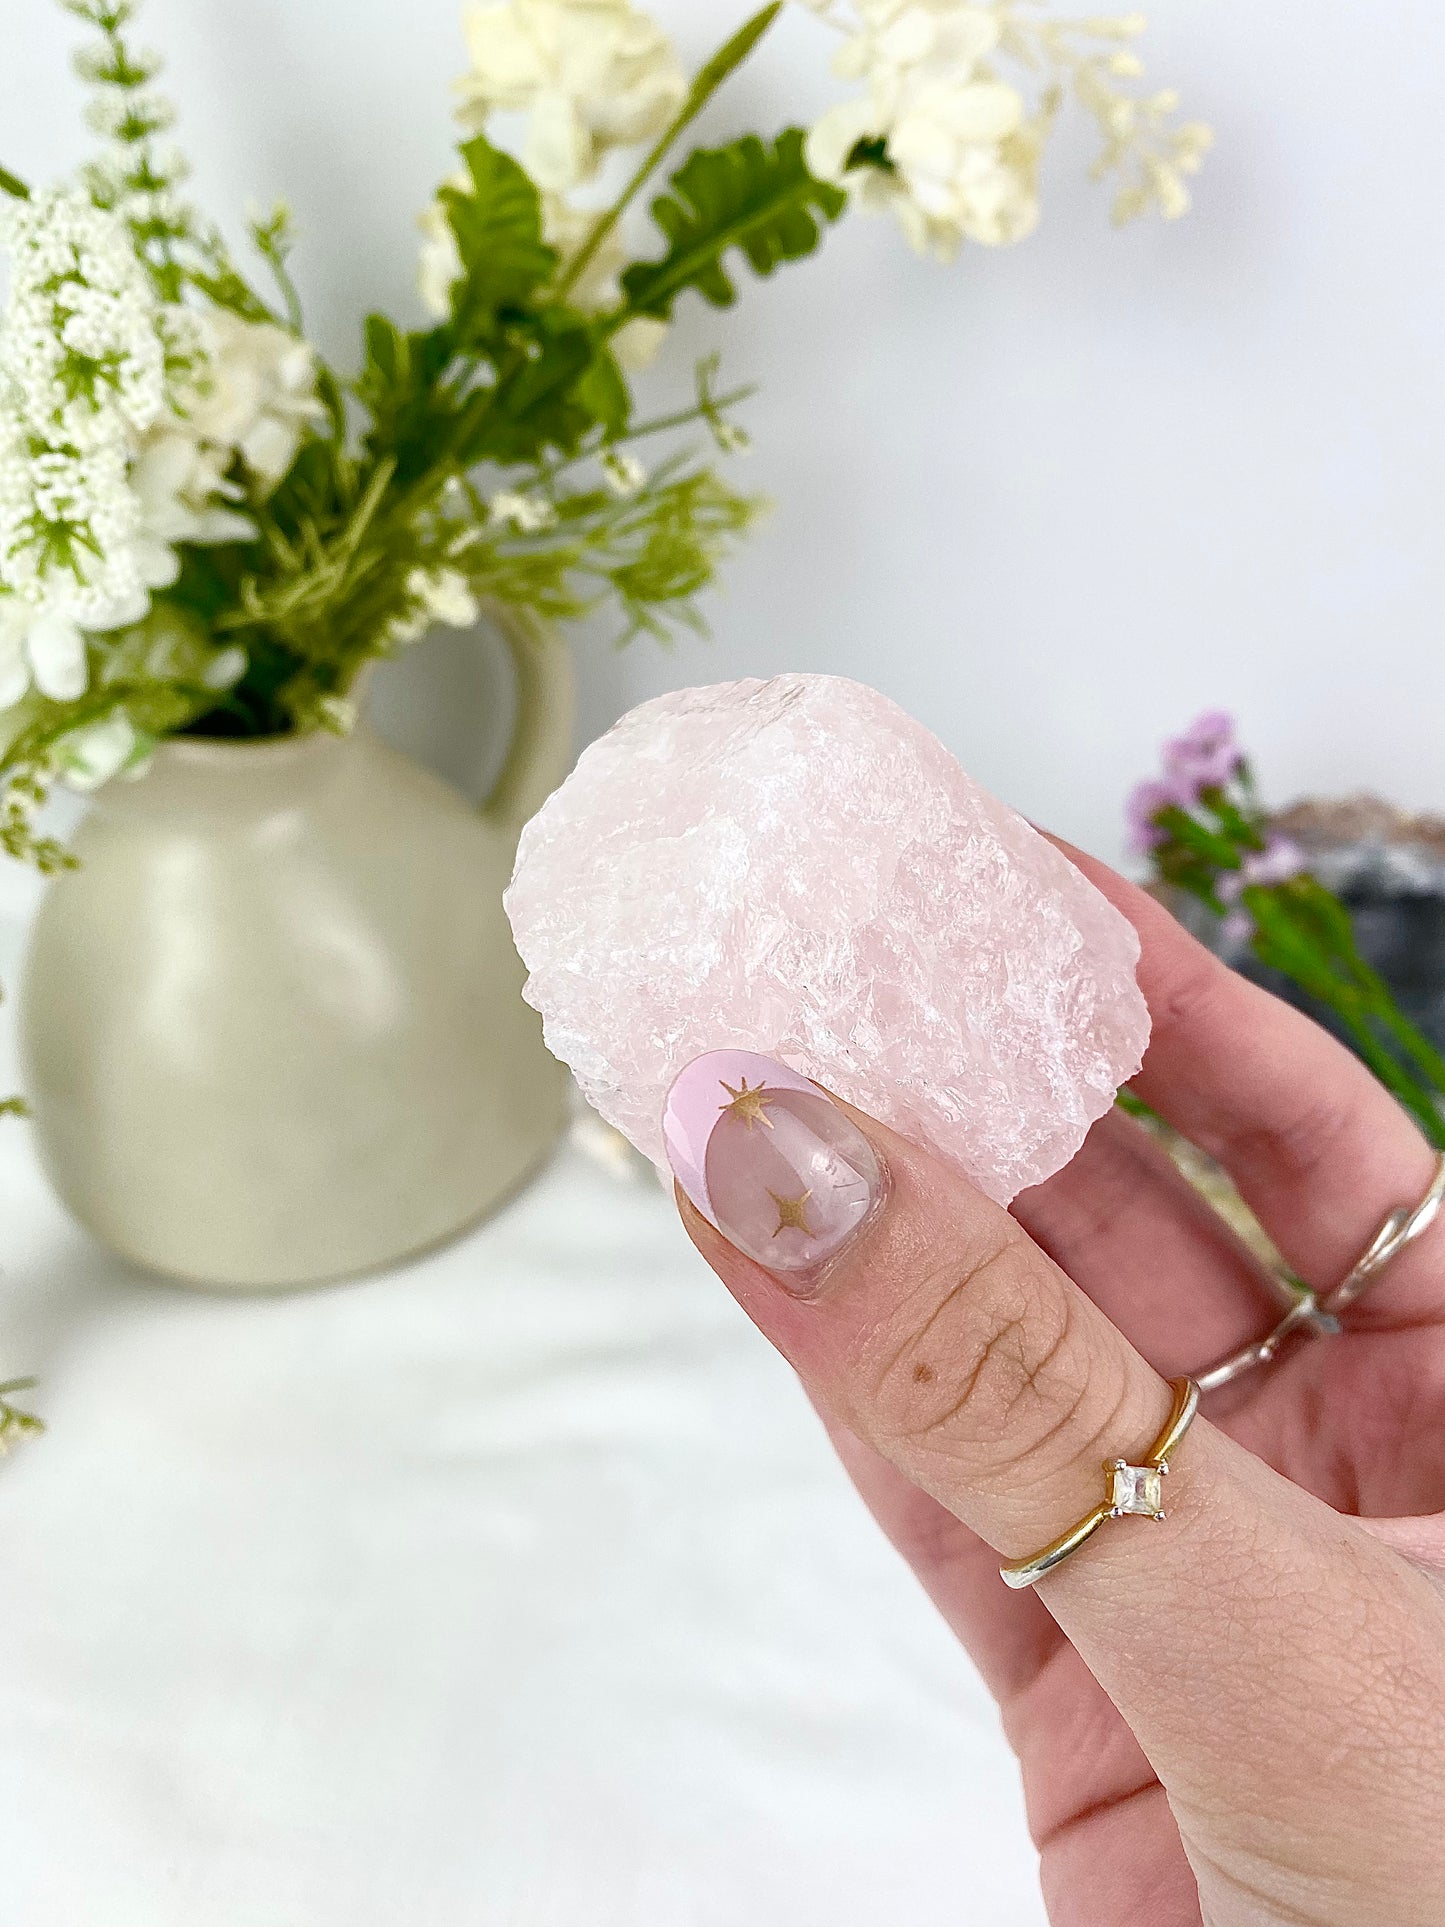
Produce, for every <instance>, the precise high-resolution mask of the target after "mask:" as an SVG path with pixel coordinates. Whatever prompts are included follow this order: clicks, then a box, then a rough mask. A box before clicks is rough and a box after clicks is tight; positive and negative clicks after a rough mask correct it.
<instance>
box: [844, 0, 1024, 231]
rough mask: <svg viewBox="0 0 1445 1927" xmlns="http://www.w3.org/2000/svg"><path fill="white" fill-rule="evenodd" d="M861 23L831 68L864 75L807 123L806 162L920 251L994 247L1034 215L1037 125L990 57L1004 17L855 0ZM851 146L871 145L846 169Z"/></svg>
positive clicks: (943, 2) (945, 1)
mask: <svg viewBox="0 0 1445 1927" xmlns="http://www.w3.org/2000/svg"><path fill="white" fill-rule="evenodd" d="M858 13H859V16H860V22H861V27H860V31H859V32H857V33H856V34H854V35H853V36H852V37H851V38H850V39H849V40H848V41H846V42H845V43H844V46H843V48H842V50H841V51H840V54H839V57H838V60H837V62H836V63H835V64H836V68H837V71H838V72H839V73H840V74H842V75H844V76H845V77H847V78H853V79H861V80H864V81H866V82H867V87H868V91H867V94H866V96H864V97H862V98H859V99H854V100H847V101H842V102H839V103H838V105H836V106H835V107H832V108H830V109H829V110H828V112H827V113H825V114H824V115H823V117H822V119H821V120H820V121H819V122H818V123H817V125H816V126H815V127H814V128H813V130H812V132H811V134H810V135H809V138H808V143H807V149H806V153H807V160H808V165H809V166H810V167H811V168H812V169H813V171H814V172H815V173H817V174H819V175H820V176H821V177H822V178H824V179H827V180H834V181H841V182H843V183H845V184H846V185H847V186H848V188H849V189H850V190H851V191H852V192H853V193H854V194H855V195H856V196H857V197H858V198H859V199H860V200H861V201H862V202H863V204H864V205H865V206H869V207H888V208H891V209H892V210H893V212H894V213H895V214H896V215H897V216H898V218H899V220H900V221H901V223H902V225H903V228H904V231H905V233H906V234H907V235H908V238H909V240H910V241H911V242H912V243H913V245H914V246H915V247H916V248H918V249H919V250H920V252H927V253H933V254H937V255H940V256H942V257H945V258H946V257H947V256H949V255H951V254H952V253H953V252H954V251H955V250H956V248H957V247H958V245H959V243H960V242H961V241H963V240H971V241H977V242H981V243H983V244H984V245H986V246H990V247H998V246H1002V245H1005V244H1007V243H1009V242H1013V241H1019V240H1022V239H1023V238H1024V236H1025V235H1027V234H1029V233H1031V232H1032V230H1033V228H1034V226H1035V225H1036V223H1037V221H1038V194H1037V182H1036V176H1037V161H1038V150H1039V146H1040V144H1041V139H1042V132H1043V126H1042V123H1040V122H1031V121H1030V119H1029V116H1028V107H1027V103H1026V101H1025V100H1024V97H1023V95H1022V94H1021V93H1020V92H1019V90H1018V89H1017V88H1016V87H1013V86H1010V85H1009V84H1008V83H1007V82H1006V81H1003V80H1000V79H999V78H998V77H997V75H996V74H995V73H994V71H993V69H992V67H991V66H990V65H989V56H990V55H991V54H992V53H993V52H994V51H995V49H996V48H997V47H998V44H999V40H1000V36H1001V32H1002V24H1001V20H1000V17H999V14H998V13H997V12H996V11H994V10H992V9H988V8H984V7H977V6H968V5H963V6H960V5H957V4H954V3H953V0H933V3H932V4H927V3H926V0H912V3H911V4H901V5H900V4H889V0H859V5H858ZM860 142H865V143H869V144H872V145H873V146H874V147H875V148H876V149H878V150H879V151H878V152H876V153H875V155H874V156H873V157H872V160H873V164H871V165H866V164H865V165H862V166H858V167H850V166H849V162H850V159H851V157H852V155H853V153H854V151H855V149H856V148H857V146H858V144H859V143H860Z"/></svg>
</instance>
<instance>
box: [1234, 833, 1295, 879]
mask: <svg viewBox="0 0 1445 1927" xmlns="http://www.w3.org/2000/svg"><path fill="white" fill-rule="evenodd" d="M1304 867H1305V860H1304V854H1303V852H1302V851H1301V849H1300V847H1299V845H1298V843H1294V842H1291V840H1290V839H1289V837H1287V836H1278V835H1276V834H1275V833H1274V832H1273V831H1271V832H1270V834H1269V836H1268V837H1267V838H1266V839H1265V845H1264V848H1263V849H1262V850H1257V851H1255V852H1254V853H1253V854H1252V855H1251V856H1247V857H1246V858H1245V859H1244V880H1245V882H1246V883H1288V882H1289V880H1290V878H1291V877H1297V876H1298V875H1299V874H1300V872H1301V871H1302V870H1303V869H1304Z"/></svg>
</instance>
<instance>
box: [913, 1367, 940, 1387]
mask: <svg viewBox="0 0 1445 1927" xmlns="http://www.w3.org/2000/svg"><path fill="white" fill-rule="evenodd" d="M937 1376H938V1374H937V1372H935V1371H934V1369H933V1367H932V1366H931V1365H922V1364H920V1365H915V1366H914V1368H913V1382H914V1384H915V1385H931V1384H932V1383H933V1381H934V1379H935V1378H937Z"/></svg>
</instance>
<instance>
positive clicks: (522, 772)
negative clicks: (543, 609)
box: [482, 603, 577, 832]
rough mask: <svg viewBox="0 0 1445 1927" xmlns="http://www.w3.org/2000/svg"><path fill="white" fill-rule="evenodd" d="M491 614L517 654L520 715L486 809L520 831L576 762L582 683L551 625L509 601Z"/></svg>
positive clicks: (489, 610) (496, 606) (493, 819)
mask: <svg viewBox="0 0 1445 1927" xmlns="http://www.w3.org/2000/svg"><path fill="white" fill-rule="evenodd" d="M486 615H487V618H488V620H489V621H491V622H492V623H493V624H495V626H496V629H497V631H498V633H499V634H500V635H501V637H502V640H503V641H504V642H505V643H506V645H507V649H508V652H509V653H510V655H511V658H512V664H513V668H514V670H515V672H516V677H517V717H516V723H515V725H514V726H513V730H512V741H511V744H510V746H509V748H508V750H507V757H506V761H505V762H504V763H503V764H502V770H501V774H500V775H499V776H498V778H497V780H496V782H495V783H494V784H493V785H492V790H491V794H490V795H489V796H488V797H487V799H486V801H485V802H484V803H483V804H482V814H483V815H484V816H485V817H487V818H488V819H489V820H490V821H491V822H493V823H496V824H498V825H500V826H501V827H503V828H505V829H509V830H512V831H514V832H519V831H520V830H521V828H522V825H523V824H524V823H525V822H526V821H527V819H528V817H529V816H534V815H535V814H536V812H537V811H538V810H539V809H540V808H541V807H542V805H543V803H544V802H545V801H546V800H547V798H548V797H549V796H550V795H551V794H552V791H553V790H554V789H556V787H557V785H558V784H559V783H560V782H561V781H562V778H563V777H564V776H565V775H566V774H567V771H568V770H569V769H570V768H571V766H572V731H573V727H574V724H575V722H576V714H577V686H576V680H575V678H574V676H573V674H572V658H571V655H570V654H569V652H568V649H567V645H566V643H565V642H564V641H563V640H562V638H561V637H560V636H559V635H558V634H557V632H556V631H555V630H554V629H553V628H552V627H551V626H550V624H548V623H546V622H544V621H543V620H542V619H541V617H539V616H535V615H533V614H532V613H531V612H530V611H528V610H525V609H518V608H515V607H512V606H510V605H508V604H505V603H492V604H489V605H488V607H487V610H486Z"/></svg>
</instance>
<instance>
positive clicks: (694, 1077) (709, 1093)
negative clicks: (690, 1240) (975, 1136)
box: [662, 1050, 885, 1285]
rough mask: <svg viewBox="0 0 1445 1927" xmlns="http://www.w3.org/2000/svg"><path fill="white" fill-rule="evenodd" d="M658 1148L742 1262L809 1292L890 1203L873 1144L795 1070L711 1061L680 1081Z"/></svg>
mask: <svg viewBox="0 0 1445 1927" xmlns="http://www.w3.org/2000/svg"><path fill="white" fill-rule="evenodd" d="M662 1128H663V1137H664V1140H665V1142H666V1145H667V1155H668V1160H669V1162H670V1163H671V1165H672V1168H673V1172H674V1174H675V1175H676V1177H677V1181H678V1183H679V1184H680V1185H681V1187H682V1189H683V1190H684V1191H685V1192H686V1194H687V1196H688V1197H689V1198H690V1199H691V1201H692V1202H693V1204H694V1205H696V1207H697V1209H698V1210H699V1211H700V1212H702V1214H703V1216H704V1217H705V1218H707V1219H709V1220H710V1221H711V1223H713V1224H714V1225H716V1227H717V1229H718V1230H719V1231H720V1232H721V1233H722V1234H723V1236H724V1237H725V1238H726V1239H728V1241H729V1242H730V1243H732V1244H734V1245H736V1246H737V1248H738V1249H739V1251H742V1252H745V1253H746V1254H747V1256H748V1257H750V1258H753V1259H756V1261H757V1262H758V1263H759V1264H760V1265H766V1266H767V1268H768V1269H769V1270H770V1271H775V1272H779V1273H782V1274H783V1275H784V1276H785V1278H788V1277H791V1278H793V1279H795V1280H796V1281H797V1283H798V1284H799V1285H806V1283H807V1274H812V1273H815V1272H816V1271H817V1270H818V1268H819V1267H820V1266H822V1265H825V1264H826V1263H827V1262H828V1260H829V1259H830V1258H832V1257H833V1256H834V1255H835V1254H836V1253H837V1252H838V1251H840V1250H841V1249H842V1247H843V1246H844V1245H845V1244H846V1243H847V1242H848V1240H849V1239H850V1238H852V1237H854V1236H855V1235H856V1234H857V1233H858V1231H859V1230H860V1229H861V1228H862V1226H863V1225H864V1224H865V1223H866V1221H867V1220H868V1218H869V1217H870V1216H871V1215H872V1213H873V1211H874V1210H875V1209H876V1208H877V1206H878V1204H879V1202H880V1201H881V1199H882V1196H883V1190H884V1182H885V1180H884V1172H883V1169H882V1166H881V1165H880V1164H879V1161H878V1158H877V1156H876V1155H875V1153H874V1151H873V1147H872V1146H871V1145H870V1144H869V1142H868V1140H867V1138H865V1137H864V1135H863V1133H862V1132H861V1131H860V1130H859V1129H858V1127H857V1125H856V1124H854V1123H853V1122H852V1120H851V1119H850V1118H849V1117H847V1116H845V1114H844V1113H843V1112H842V1111H841V1110H840V1109H839V1107H838V1106H837V1105H836V1104H835V1103H834V1102H833V1100H832V1098H830V1097H828V1096H826V1095H825V1094H824V1093H823V1092H822V1091H821V1090H819V1088H818V1086H817V1085H816V1084H813V1083H810V1082H809V1080H808V1079H807V1078H806V1077H804V1076H802V1075H801V1074H800V1073H799V1072H798V1071H794V1070H789V1069H788V1067H787V1065H786V1064H780V1063H778V1062H777V1061H776V1060H775V1059H773V1058H771V1057H761V1056H758V1055H757V1054H755V1053H754V1052H752V1051H736V1050H721V1051H709V1052H708V1053H707V1054H706V1055H705V1056H703V1057H695V1058H694V1059H693V1061H692V1062H691V1063H690V1064H688V1065H687V1066H686V1067H685V1068H684V1069H683V1070H682V1071H681V1072H680V1073H679V1074H678V1076H677V1078H676V1080H675V1082H674V1083H673V1086H672V1089H671V1090H670V1091H669V1092H668V1094H667V1103H666V1105H665V1107H664V1109H663V1118H662Z"/></svg>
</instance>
